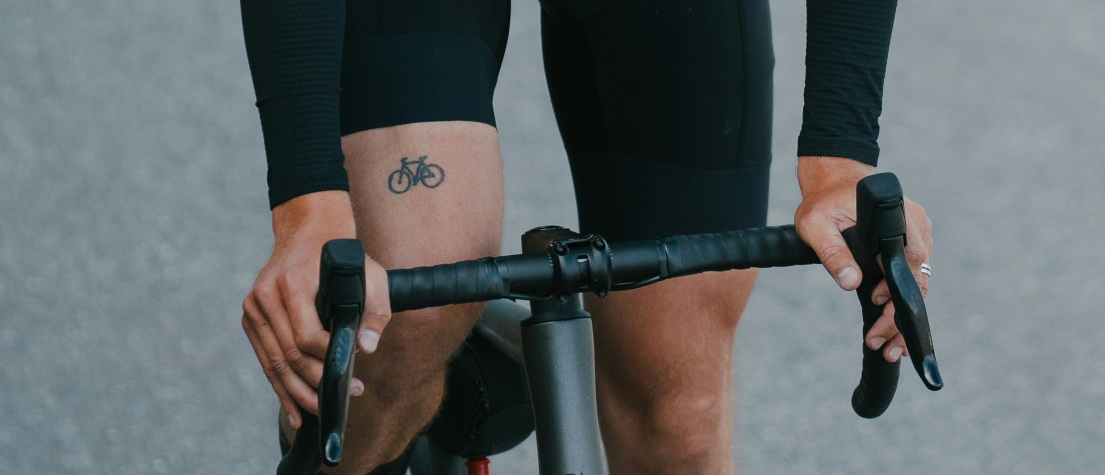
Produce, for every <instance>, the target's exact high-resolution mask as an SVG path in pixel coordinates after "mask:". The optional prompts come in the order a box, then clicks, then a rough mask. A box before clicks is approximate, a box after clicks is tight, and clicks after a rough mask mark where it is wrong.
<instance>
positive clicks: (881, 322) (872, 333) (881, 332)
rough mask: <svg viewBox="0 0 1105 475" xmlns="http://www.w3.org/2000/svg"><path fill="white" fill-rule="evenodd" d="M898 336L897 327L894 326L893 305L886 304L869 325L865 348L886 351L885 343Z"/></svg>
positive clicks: (890, 303)
mask: <svg viewBox="0 0 1105 475" xmlns="http://www.w3.org/2000/svg"><path fill="white" fill-rule="evenodd" d="M895 336H898V326H897V325H895V324H894V303H893V302H887V303H886V305H885V306H883V308H882V315H881V316H879V319H878V320H875V323H874V324H873V325H871V330H869V331H868V332H867V336H866V338H865V339H864V340H865V341H866V343H867V347H868V348H870V349H872V350H878V349H884V350H885V349H886V342H888V341H890V340H892V339H893V338H894V337H895Z"/></svg>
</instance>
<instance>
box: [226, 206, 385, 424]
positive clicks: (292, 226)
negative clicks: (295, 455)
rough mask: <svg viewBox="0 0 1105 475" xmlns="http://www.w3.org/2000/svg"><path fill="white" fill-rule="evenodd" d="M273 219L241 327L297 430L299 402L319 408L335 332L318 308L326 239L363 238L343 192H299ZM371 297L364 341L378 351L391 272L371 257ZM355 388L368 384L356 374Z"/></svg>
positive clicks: (360, 342)
mask: <svg viewBox="0 0 1105 475" xmlns="http://www.w3.org/2000/svg"><path fill="white" fill-rule="evenodd" d="M272 222H273V234H274V235H275V237H276V242H275V245H274V246H273V250H272V255H271V256H270V257H269V260H268V262H267V263H265V267H264V268H262V269H261V272H260V273H259V274H258V275H257V280H256V281H254V283H253V289H252V290H250V292H249V295H247V296H246V298H245V300H244V301H243V302H242V309H243V315H242V328H243V329H244V330H245V332H246V336H247V337H249V342H250V344H252V345H253V351H254V352H255V353H256V354H257V360H258V361H260V363H261V369H262V370H263V371H264V373H265V376H266V377H268V379H269V383H271V384H272V388H273V390H274V391H275V392H276V396H277V397H278V398H279V399H280V406H281V407H282V408H283V409H284V412H285V413H286V414H287V415H288V422H289V423H290V424H291V426H292V428H296V429H297V428H299V426H300V424H301V423H302V417H304V414H302V413H301V412H300V408H302V409H303V410H306V411H307V412H310V413H312V414H318V392H317V388H318V385H319V382H320V381H321V380H322V368H323V363H322V360H323V358H324V357H325V355H326V346H327V345H328V344H329V339H330V336H329V333H327V332H326V330H325V329H324V328H323V326H322V322H320V321H319V317H318V310H317V309H316V308H315V294H317V293H318V279H319V260H320V257H321V255H322V246H323V245H324V244H326V242H328V241H330V240H331V239H341V238H354V237H356V229H355V227H356V226H355V224H354V221H353V211H352V206H351V205H350V202H349V194H348V193H346V192H344V191H322V192H317V193H310V194H306V195H302V196H298V197H296V198H293V199H291V200H289V201H287V202H285V203H282V204H280V205H279V206H277V207H276V208H273V210H272ZM365 302H366V305H365V312H364V317H363V318H362V319H361V328H360V329H359V330H358V333H357V335H358V338H357V346H358V349H359V350H360V351H364V352H368V353H371V352H373V351H376V346H377V344H378V343H379V341H380V335H381V334H382V333H383V330H384V327H385V326H386V325H387V323H388V321H389V320H390V319H391V304H390V303H389V301H388V291H387V272H386V271H385V270H384V268H383V267H381V266H380V265H379V264H377V263H376V261H373V260H372V259H370V258H369V257H368V256H365ZM349 392H350V394H351V395H353V396H359V395H361V394H363V393H364V383H363V382H361V381H360V380H358V379H356V378H354V379H353V381H352V382H351V384H350V388H349Z"/></svg>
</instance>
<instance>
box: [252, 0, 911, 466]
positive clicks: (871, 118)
mask: <svg viewBox="0 0 1105 475" xmlns="http://www.w3.org/2000/svg"><path fill="white" fill-rule="evenodd" d="M241 6H242V21H243V26H244V32H245V39H246V48H247V53H248V56H249V62H250V67H251V70H252V74H253V81H254V86H255V90H256V93H257V105H258V109H259V111H260V116H261V124H262V129H263V132H264V138H265V148H266V153H267V156H268V164H269V172H268V183H269V198H270V204H271V206H272V219H273V233H274V235H275V246H274V248H273V251H272V255H271V257H270V259H269V261H268V263H267V264H266V265H265V266H264V268H263V269H262V270H261V272H260V274H259V275H258V277H257V280H256V282H255V284H254V287H253V289H252V291H251V292H250V294H249V295H248V296H247V297H246V299H245V301H244V303H243V307H244V316H243V318H242V323H243V327H244V329H245V332H246V334H247V335H248V336H249V340H250V342H251V343H252V345H253V347H254V350H255V352H256V353H257V357H258V359H259V361H260V363H261V366H262V368H263V369H264V371H265V374H266V376H267V377H268V378H269V380H270V382H271V383H272V386H273V389H274V390H275V392H276V394H277V396H278V398H279V400H280V404H281V409H282V414H283V415H284V417H283V418H282V420H281V425H282V430H283V435H284V436H285V437H290V436H291V435H292V431H293V430H294V428H296V427H298V426H299V425H300V423H301V420H302V417H304V416H305V415H307V414H306V413H305V412H303V411H301V410H300V409H299V407H302V408H303V409H304V410H306V411H307V412H311V413H315V412H316V411H317V397H316V393H315V386H316V385H317V383H318V381H319V379H320V377H321V372H322V363H321V358H322V357H323V354H324V351H325V346H326V342H327V339H326V334H325V332H324V330H323V328H322V327H321V326H320V324H319V322H318V318H317V316H316V315H315V312H314V309H313V295H314V293H315V291H316V289H317V276H318V256H319V250H320V248H321V247H322V244H323V243H325V242H326V241H328V240H330V239H335V238H350V237H357V238H360V239H361V240H362V241H363V242H364V243H365V246H366V249H367V253H368V256H366V259H365V264H366V272H367V276H368V282H367V287H368V289H367V290H368V295H369V306H368V308H367V309H366V312H365V318H364V328H363V330H362V331H361V333H360V337H359V344H358V346H359V349H360V350H361V352H360V354H358V356H357V358H358V361H357V363H356V369H357V373H356V377H357V380H355V381H354V382H353V387H352V393H353V394H354V395H356V396H358V397H354V398H352V399H351V401H350V420H349V426H348V429H347V433H346V439H345V440H346V443H345V448H346V449H345V451H344V455H343V461H342V464H341V465H340V466H339V467H337V470H335V471H334V472H335V473H358V474H363V473H366V472H369V471H371V473H373V474H390V473H403V472H402V470H404V469H405V464H406V462H405V459H404V457H405V456H406V455H405V454H406V453H405V449H406V448H407V447H408V445H409V444H410V442H411V441H412V440H413V439H414V438H415V436H416V435H417V433H418V432H419V430H420V429H422V428H423V427H424V426H425V425H426V424H427V423H428V422H429V421H430V420H431V419H432V417H433V416H434V413H435V411H436V410H437V408H438V405H439V403H440V401H441V398H442V391H443V379H444V371H445V364H446V362H447V360H448V358H449V357H450V355H451V354H452V353H453V352H454V351H455V350H456V348H457V347H458V346H459V345H460V343H461V342H462V341H463V339H464V338H465V336H466V335H467V333H468V331H469V329H470V328H471V327H472V325H473V323H474V321H475V318H476V316H477V314H478V312H479V306H478V305H464V306H453V307H446V308H437V309H428V310H420V311H416V312H408V313H404V314H399V315H394V316H392V315H390V312H389V307H388V299H387V291H386V277H385V273H384V271H383V269H384V268H393V267H412V266H424V265H432V264H438V263H445V262H453V261H456V260H461V259H472V258H476V257H481V256H485V255H492V254H496V253H498V252H499V246H500V242H501V229H502V215H503V184H502V179H501V177H502V172H501V163H500V157H499V148H498V142H497V134H496V128H495V115H494V112H493V110H492V106H491V104H492V101H491V99H492V94H493V91H494V86H495V82H496V79H497V75H498V71H499V67H500V65H501V62H502V57H503V52H504V50H505V45H506V37H507V28H508V21H509V2H508V1H507V0H405V1H403V2H384V1H376V0H364V1H349V2H346V1H345V0H313V1H306V0H268V1H262V0H241ZM807 7H808V45H807V55H806V65H807V72H806V91H805V109H804V114H803V126H802V132H801V134H800V136H799V148H798V153H799V155H800V157H799V159H798V180H799V184H800V187H801V190H802V196H803V201H802V203H801V205H800V206H799V207H798V210H797V212H796V213H795V223H796V225H797V228H798V231H799V232H800V233H801V235H802V236H803V239H804V240H806V242H807V243H808V244H810V245H811V246H812V247H813V248H814V249H815V250H816V251H817V253H818V255H819V256H820V257H821V259H822V261H823V262H824V265H825V268H826V269H827V270H828V272H829V273H830V274H831V275H832V276H833V278H834V279H835V280H836V282H837V284H839V286H840V287H841V288H844V289H847V290H851V289H854V288H855V287H857V286H858V284H859V281H860V275H859V270H858V268H857V266H856V265H855V263H854V261H853V260H852V258H851V255H850V253H849V252H848V251H847V247H846V246H845V244H844V241H843V239H842V238H841V236H840V231H841V230H843V229H846V228H847V227H850V226H851V225H852V224H853V220H854V216H855V209H854V208H855V203H854V200H855V198H854V196H855V185H856V183H857V182H858V181H859V180H860V179H861V178H862V177H864V176H866V175H868V174H871V173H873V170H874V165H875V164H876V162H877V158H878V154H879V148H878V145H877V142H876V139H877V136H878V117H879V115H880V113H881V101H882V83H883V77H884V72H885V65H886V56H887V50H888V48H889V41H890V35H891V29H892V24H893V18H894V11H895V7H896V2H895V1H894V0H808V1H807ZM541 15H542V17H541V21H542V37H543V48H544V59H545V69H546V75H547V79H548V86H549V90H550V93H551V97H552V100H553V107H554V112H555V114H556V119H557V123H558V125H559V127H560V132H561V135H562V137H563V140H564V145H565V148H566V150H567V153H568V157H569V160H570V164H571V169H572V175H573V180H574V183H575V190H576V197H577V208H578V213H579V221H580V228H581V231H582V232H584V233H588V232H598V233H601V234H603V235H604V236H606V237H607V238H609V239H611V240H623V239H633V238H648V237H654V236H658V235H667V234H676V233H692V232H706V231H724V230H730V229H738V228H745V227H753V226H760V225H763V224H764V222H765V219H766V202H767V182H768V166H769V164H770V160H771V151H770V148H771V103H772V102H771V101H772V68H773V64H774V57H773V52H772V46H771V38H770V36H771V32H770V19H769V15H768V5H767V2H766V0H732V1H725V2H671V1H660V0H600V1H593V2H581V1H577V0H543V2H542V13H541ZM421 156H426V157H428V158H427V163H430V162H432V163H433V164H436V165H437V166H440V167H441V168H442V169H443V170H444V176H445V179H444V180H443V182H442V183H441V184H440V185H439V186H437V187H436V188H432V189H431V188H428V187H416V188H412V189H411V191H409V192H406V193H403V194H396V193H395V192H394V191H392V190H390V189H389V188H388V184H387V182H388V176H389V174H390V173H392V172H394V171H395V170H396V169H397V168H398V167H400V166H401V162H400V160H401V159H402V158H403V157H421ZM906 211H907V219H908V220H909V225H910V227H909V229H910V234H909V236H908V237H907V238H908V244H909V246H908V249H907V254H908V255H909V258H910V263H911V265H912V266H913V268H914V271H915V274H916V276H917V277H918V280H919V282H920V283H921V286H922V289H925V288H926V284H927V280H926V279H927V276H926V275H922V274H921V273H920V265H921V263H922V262H924V261H925V260H926V259H927V257H928V254H929V252H930V250H931V239H930V223H929V221H928V219H927V218H926V217H925V213H924V211H923V209H922V208H921V207H920V206H918V205H916V204H914V203H912V202H909V203H908V204H907V207H906ZM755 279H756V272H755V271H754V270H749V271H733V272H726V273H712V274H708V275H699V276H693V277H687V278H683V279H677V280H673V281H668V282H664V283H662V284H658V285H655V286H651V287H648V288H646V289H640V290H636V291H628V292H624V293H619V294H617V295H611V296H610V297H608V298H606V299H604V300H599V299H597V298H592V299H590V300H589V301H588V302H587V306H588V308H589V310H590V311H591V312H592V313H593V314H594V315H595V317H596V318H595V319H594V325H595V340H596V359H597V378H598V381H597V383H598V390H599V400H598V403H599V414H600V420H601V423H602V433H603V441H604V444H605V448H606V451H607V457H608V461H609V465H610V470H611V472H612V473H615V474H618V473H633V474H638V473H728V472H730V471H731V470H732V468H731V460H730V440H731V434H730V431H731V429H730V421H731V420H732V417H731V416H732V410H733V408H732V403H731V401H732V392H733V387H732V378H731V366H732V362H731V355H732V345H733V339H734V333H735V329H736V326H737V322H738V320H739V318H740V315H741V313H742V311H743V309H744V306H745V304H746V302H747V299H748V296H749V294H750V292H751V291H752V286H753V283H754V281H755ZM888 295H889V294H888V292H887V291H886V288H885V285H883V286H882V287H881V288H880V289H879V290H876V292H875V294H874V299H875V301H876V303H877V304H882V303H884V302H885V301H886V300H887V298H888ZM890 307H891V305H890V304H887V309H886V312H885V313H884V316H883V318H882V319H881V320H880V321H879V323H878V324H877V325H876V326H875V327H874V328H873V329H872V330H871V332H870V333H869V334H868V335H867V336H866V342H867V344H868V345H869V346H871V347H872V348H876V349H877V348H881V349H882V351H883V354H884V356H885V357H886V358H887V359H888V360H895V359H897V358H899V357H900V356H901V355H902V354H903V353H904V351H905V345H904V343H903V340H902V337H901V336H900V335H898V334H897V331H896V329H895V327H894V323H893V320H892V318H891V315H892V314H893V310H892V309H891V308H890ZM619 315H621V316H622V317H620V318H619ZM630 319H631V320H630ZM627 322H632V325H626V324H625V323H627Z"/></svg>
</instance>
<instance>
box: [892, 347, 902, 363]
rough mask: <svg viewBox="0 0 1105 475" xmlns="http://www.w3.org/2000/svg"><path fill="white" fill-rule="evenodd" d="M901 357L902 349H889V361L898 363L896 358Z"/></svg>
mask: <svg viewBox="0 0 1105 475" xmlns="http://www.w3.org/2000/svg"><path fill="white" fill-rule="evenodd" d="M901 357H902V349H901V348H900V347H897V346H895V347H894V348H891V349H890V361H898V358H901Z"/></svg>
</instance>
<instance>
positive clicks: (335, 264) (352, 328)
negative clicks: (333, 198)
mask: <svg viewBox="0 0 1105 475" xmlns="http://www.w3.org/2000/svg"><path fill="white" fill-rule="evenodd" d="M364 256H365V252H364V246H363V245H362V244H361V241H358V240H356V239H335V240H332V241H330V242H327V243H326V245H324V246H323V247H322V261H321V264H320V267H319V291H318V295H317V296H316V299H315V305H316V306H317V308H318V311H319V319H321V320H322V326H323V327H325V328H326V330H327V331H329V332H330V344H329V345H328V346H327V348H326V357H325V359H324V360H323V363H324V366H323V371H322V381H321V382H320V383H319V386H318V422H319V435H318V437H319V438H318V442H319V449H320V451H321V453H322V462H323V463H324V464H326V465H327V466H331V467H333V466H335V465H337V464H338V462H339V461H340V460H341V450H342V441H343V439H344V437H345V423H346V418H347V415H348V412H349V383H350V381H351V380H352V378H353V353H354V350H355V349H356V344H357V329H358V328H360V326H361V316H362V315H363V313H364V308H365V276H364Z"/></svg>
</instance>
